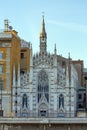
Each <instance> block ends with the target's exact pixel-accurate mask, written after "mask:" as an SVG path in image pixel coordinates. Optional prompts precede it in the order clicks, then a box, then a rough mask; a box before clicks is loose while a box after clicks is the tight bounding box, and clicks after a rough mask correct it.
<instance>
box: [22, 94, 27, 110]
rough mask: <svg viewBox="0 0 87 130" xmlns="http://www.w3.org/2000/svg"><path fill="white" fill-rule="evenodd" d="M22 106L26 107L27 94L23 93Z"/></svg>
mask: <svg viewBox="0 0 87 130" xmlns="http://www.w3.org/2000/svg"><path fill="white" fill-rule="evenodd" d="M22 107H23V108H24V107H27V95H26V94H24V95H23V98H22Z"/></svg>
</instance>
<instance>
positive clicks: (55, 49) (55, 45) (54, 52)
mask: <svg viewBox="0 0 87 130" xmlns="http://www.w3.org/2000/svg"><path fill="white" fill-rule="evenodd" d="M56 52H57V50H56V43H55V48H54V53H55V54H56Z"/></svg>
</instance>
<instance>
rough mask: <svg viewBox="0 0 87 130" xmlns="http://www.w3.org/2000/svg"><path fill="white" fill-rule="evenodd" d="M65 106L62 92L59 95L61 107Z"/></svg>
mask: <svg viewBox="0 0 87 130" xmlns="http://www.w3.org/2000/svg"><path fill="white" fill-rule="evenodd" d="M61 107H63V108H64V96H63V94H60V96H59V108H61Z"/></svg>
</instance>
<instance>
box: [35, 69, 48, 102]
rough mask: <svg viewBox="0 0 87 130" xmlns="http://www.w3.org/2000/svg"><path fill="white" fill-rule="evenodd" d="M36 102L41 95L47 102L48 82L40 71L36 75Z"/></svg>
mask: <svg viewBox="0 0 87 130" xmlns="http://www.w3.org/2000/svg"><path fill="white" fill-rule="evenodd" d="M37 90H38V102H39V100H40V99H41V97H42V95H44V96H45V98H46V99H47V102H49V80H48V75H47V74H46V72H45V71H44V70H42V71H40V73H39V75H38V89H37Z"/></svg>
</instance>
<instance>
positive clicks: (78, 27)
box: [47, 20, 87, 33]
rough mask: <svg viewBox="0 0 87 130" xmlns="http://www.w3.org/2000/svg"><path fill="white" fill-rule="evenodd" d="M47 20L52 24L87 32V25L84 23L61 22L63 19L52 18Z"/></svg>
mask: <svg viewBox="0 0 87 130" xmlns="http://www.w3.org/2000/svg"><path fill="white" fill-rule="evenodd" d="M47 22H48V23H50V24H54V25H57V26H61V27H64V28H66V29H69V30H72V31H78V32H82V33H87V25H82V24H79V23H72V22H71V23H67V22H61V21H52V20H48V21H47Z"/></svg>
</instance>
